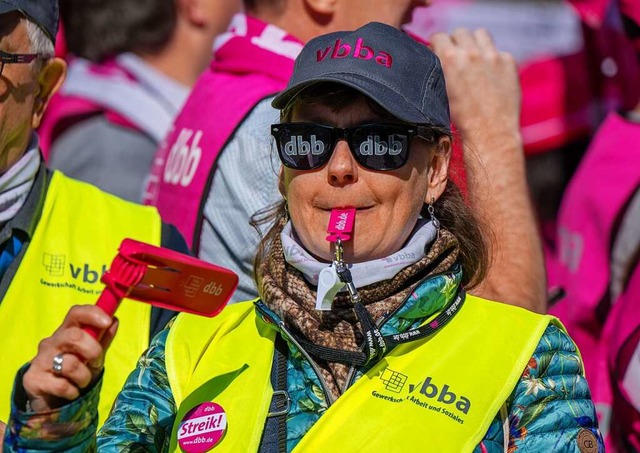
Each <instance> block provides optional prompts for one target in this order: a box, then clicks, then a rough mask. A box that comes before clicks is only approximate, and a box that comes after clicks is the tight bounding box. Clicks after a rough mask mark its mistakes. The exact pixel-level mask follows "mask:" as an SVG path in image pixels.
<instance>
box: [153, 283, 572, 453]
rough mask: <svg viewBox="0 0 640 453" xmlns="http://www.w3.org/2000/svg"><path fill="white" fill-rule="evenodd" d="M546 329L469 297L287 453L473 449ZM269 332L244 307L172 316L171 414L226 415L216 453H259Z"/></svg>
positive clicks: (267, 392) (268, 391)
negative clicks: (205, 406)
mask: <svg viewBox="0 0 640 453" xmlns="http://www.w3.org/2000/svg"><path fill="white" fill-rule="evenodd" d="M550 322H553V323H555V324H557V325H558V326H560V324H559V322H558V321H557V320H556V319H555V318H553V317H551V316H543V315H538V314H535V313H532V312H529V311H526V310H523V309H521V308H518V307H513V306H510V305H506V304H501V303H497V302H491V301H487V300H484V299H480V298H477V297H474V296H470V295H467V300H466V302H465V304H464V305H463V307H462V308H461V310H460V312H459V313H458V314H456V315H455V317H454V318H453V319H452V320H451V321H450V322H449V323H448V324H447V325H446V326H445V327H443V328H442V330H440V331H439V332H437V333H436V334H435V335H432V336H431V337H428V338H425V339H422V340H417V341H414V342H409V343H405V344H402V345H400V346H398V347H396V348H395V349H394V350H393V351H392V352H391V353H390V354H388V355H387V356H386V357H384V358H383V359H382V360H381V361H380V362H379V363H377V364H376V365H375V366H374V367H373V368H372V369H371V370H370V371H369V372H368V373H367V374H366V375H364V376H362V377H361V378H360V379H359V380H358V381H357V382H356V383H355V384H354V385H353V386H352V387H351V388H349V389H348V390H347V391H346V392H345V393H344V394H343V395H342V396H341V397H340V398H338V400H337V401H336V402H335V403H334V404H333V405H331V406H330V407H329V409H328V410H327V412H326V413H325V414H323V415H322V417H320V419H319V420H318V421H317V422H316V423H315V425H314V426H313V427H312V428H311V429H310V430H309V431H308V432H307V434H306V435H305V436H304V438H303V439H302V440H301V441H300V443H299V444H298V445H297V447H296V448H295V451H300V452H301V451H309V452H316V451H325V452H341V453H342V452H362V451H384V452H407V451H429V452H437V453H446V452H451V453H460V452H471V451H473V449H474V448H475V447H476V446H477V445H478V444H479V443H480V442H481V441H482V439H483V438H484V436H485V435H486V432H487V430H488V429H489V426H490V424H491V422H492V421H493V419H494V418H495V416H496V415H497V414H498V412H499V411H500V408H501V407H502V406H503V405H504V403H505V402H506V400H507V398H508V397H509V396H510V395H511V393H512V392H513V390H514V388H515V387H516V385H517V383H518V381H519V379H520V376H521V375H522V372H523V371H524V369H525V367H526V366H527V364H528V362H529V359H530V358H531V356H532V355H533V352H534V351H535V348H536V346H537V345H538V342H539V341H540V338H541V337H542V335H543V333H544V331H545V329H546V328H547V326H548V325H549V323H550ZM274 337H275V331H274V329H273V328H270V327H269V326H267V325H266V324H265V323H264V322H263V321H262V319H261V318H260V317H258V316H256V314H255V311H254V308H253V306H252V304H251V303H242V304H234V305H231V306H229V307H227V308H226V309H225V310H224V311H223V312H222V313H221V314H220V315H219V316H218V317H217V318H214V319H203V318H198V317H195V316H191V315H180V316H179V317H178V319H177V321H176V322H175V324H174V325H173V327H172V329H171V332H170V334H169V337H168V339H167V344H166V366H167V373H168V377H169V382H170V383H171V390H172V392H173V395H174V398H175V401H176V404H177V406H178V408H179V409H178V415H177V417H176V422H175V424H174V427H173V432H172V440H171V447H170V450H171V451H174V450H175V451H178V449H177V446H176V445H177V444H176V441H177V430H178V428H179V424H180V421H181V420H182V418H183V417H184V415H185V414H186V413H187V412H189V411H190V410H191V409H192V408H194V407H195V406H197V405H198V404H200V403H203V402H207V401H212V402H215V403H217V404H219V405H220V406H222V408H223V409H224V410H225V412H226V417H227V432H226V434H225V436H224V437H223V438H222V440H221V441H220V443H219V444H218V445H217V446H216V447H215V451H218V452H239V451H242V452H255V451H257V450H258V446H259V444H260V439H261V436H262V431H263V428H264V424H265V419H266V416H267V413H268V408H269V404H270V402H271V397H272V393H273V389H272V387H271V382H270V371H271V365H272V358H273V342H274Z"/></svg>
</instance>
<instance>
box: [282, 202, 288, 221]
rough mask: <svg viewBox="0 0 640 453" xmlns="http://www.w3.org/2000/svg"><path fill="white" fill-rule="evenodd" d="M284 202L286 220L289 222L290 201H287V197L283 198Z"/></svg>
mask: <svg viewBox="0 0 640 453" xmlns="http://www.w3.org/2000/svg"><path fill="white" fill-rule="evenodd" d="M282 201H283V204H284V219H285V220H286V221H289V200H287V197H282Z"/></svg>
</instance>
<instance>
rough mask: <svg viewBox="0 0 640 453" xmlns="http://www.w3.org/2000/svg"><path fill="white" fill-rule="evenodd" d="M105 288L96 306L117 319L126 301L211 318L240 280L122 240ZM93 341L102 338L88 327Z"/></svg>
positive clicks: (191, 260)
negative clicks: (93, 338)
mask: <svg viewBox="0 0 640 453" xmlns="http://www.w3.org/2000/svg"><path fill="white" fill-rule="evenodd" d="M101 281H102V283H104V284H105V285H106V286H105V288H104V290H103V291H102V294H101V295H100V297H99V299H98V301H97V302H96V305H97V306H98V307H100V308H102V309H103V310H104V311H105V312H106V313H107V314H108V315H110V316H113V315H114V314H115V312H116V309H117V308H118V306H119V305H120V301H122V299H124V298H125V297H126V298H129V299H133V300H136V301H139V302H145V303H148V304H151V305H154V306H156V307H160V308H166V309H169V310H174V311H181V312H187V313H194V314H198V315H202V316H208V317H213V316H215V315H217V314H218V313H220V311H222V309H223V308H224V307H225V305H226V304H227V302H228V301H229V299H230V298H231V295H232V294H233V292H234V291H235V289H236V287H237V286H238V276H237V275H236V274H235V273H234V272H232V271H230V270H228V269H225V268H222V267H219V266H215V265H213V264H210V263H206V262H204V261H201V260H199V259H196V258H193V257H191V256H188V255H184V254H182V253H178V252H174V251H172V250H168V249H165V248H161V247H156V246H153V245H150V244H145V243H143V242H138V241H134V240H133V239H124V240H123V241H122V243H121V244H120V248H119V250H118V254H117V255H116V257H115V258H114V259H113V262H112V263H111V268H110V269H109V270H108V271H107V272H105V273H104V274H103V276H102V279H101ZM85 330H86V331H87V332H89V333H90V334H91V335H92V336H93V337H95V338H98V337H100V336H101V334H102V332H101V331H100V330H99V329H95V328H92V327H90V326H87V327H85Z"/></svg>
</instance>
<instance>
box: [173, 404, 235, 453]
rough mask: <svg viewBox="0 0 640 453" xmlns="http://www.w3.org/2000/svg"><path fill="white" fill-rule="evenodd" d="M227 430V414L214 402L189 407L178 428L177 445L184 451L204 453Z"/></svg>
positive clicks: (216, 442) (213, 445)
mask: <svg viewBox="0 0 640 453" xmlns="http://www.w3.org/2000/svg"><path fill="white" fill-rule="evenodd" d="M226 432H227V414H226V412H225V411H224V409H223V408H222V406H220V405H219V404H216V403H211V402H206V403H202V404H199V405H198V406H196V407H194V408H193V409H191V410H190V411H189V412H188V413H187V415H185V416H184V418H183V419H182V421H181V422H180V427H179V428H178V445H179V446H180V449H181V450H182V451H184V452H186V453H204V452H206V451H209V450H211V449H212V448H213V447H215V446H216V445H217V444H218V442H220V440H221V439H222V438H223V437H224V434H225V433H226Z"/></svg>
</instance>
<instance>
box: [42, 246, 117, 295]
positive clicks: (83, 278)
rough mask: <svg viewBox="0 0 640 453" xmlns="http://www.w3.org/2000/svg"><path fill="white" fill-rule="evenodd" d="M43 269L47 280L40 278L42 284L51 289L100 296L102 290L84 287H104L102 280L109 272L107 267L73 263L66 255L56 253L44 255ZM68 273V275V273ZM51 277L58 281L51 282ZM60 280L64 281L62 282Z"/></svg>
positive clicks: (43, 277)
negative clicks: (67, 289) (65, 289)
mask: <svg viewBox="0 0 640 453" xmlns="http://www.w3.org/2000/svg"><path fill="white" fill-rule="evenodd" d="M42 267H43V268H44V270H45V271H46V278H45V276H42V277H41V278H40V284H41V285H44V286H47V287H50V288H69V289H73V290H76V291H78V292H80V293H84V294H99V293H100V292H101V288H96V289H94V288H93V287H86V286H83V285H95V284H99V285H102V284H101V282H100V278H101V277H102V274H104V273H105V272H106V271H107V265H106V264H102V265H101V266H100V265H95V264H90V263H81V264H77V263H73V262H71V260H68V259H67V256H66V255H63V254H56V253H46V252H45V253H43V255H42ZM67 271H68V273H67ZM49 277H55V279H56V281H50V280H49ZM60 279H64V280H63V281H60Z"/></svg>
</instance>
